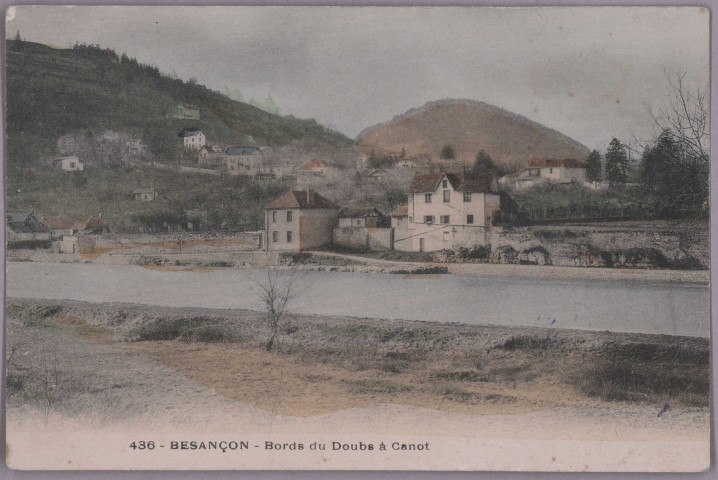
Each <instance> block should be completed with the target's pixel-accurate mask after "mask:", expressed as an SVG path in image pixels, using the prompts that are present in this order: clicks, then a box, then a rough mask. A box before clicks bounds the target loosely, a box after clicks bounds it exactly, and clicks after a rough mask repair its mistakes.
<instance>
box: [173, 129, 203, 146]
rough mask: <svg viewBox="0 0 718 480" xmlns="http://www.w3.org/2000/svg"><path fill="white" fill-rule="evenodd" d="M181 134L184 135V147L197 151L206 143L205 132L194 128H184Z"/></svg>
mask: <svg viewBox="0 0 718 480" xmlns="http://www.w3.org/2000/svg"><path fill="white" fill-rule="evenodd" d="M179 136H180V137H182V139H183V142H184V148H186V149H188V150H194V151H197V150H199V149H200V148H202V146H203V145H204V144H205V143H206V138H205V136H204V133H202V132H200V131H199V130H194V129H188V128H185V129H183V130H182V131H181V132H180V133H179Z"/></svg>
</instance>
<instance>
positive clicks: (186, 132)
mask: <svg viewBox="0 0 718 480" xmlns="http://www.w3.org/2000/svg"><path fill="white" fill-rule="evenodd" d="M199 133H202V132H201V131H200V130H198V129H196V128H183V129H182V131H181V132H179V133H178V134H177V136H178V137H193V136H195V135H197V134H199Z"/></svg>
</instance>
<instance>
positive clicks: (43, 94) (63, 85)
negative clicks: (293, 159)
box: [7, 40, 353, 166]
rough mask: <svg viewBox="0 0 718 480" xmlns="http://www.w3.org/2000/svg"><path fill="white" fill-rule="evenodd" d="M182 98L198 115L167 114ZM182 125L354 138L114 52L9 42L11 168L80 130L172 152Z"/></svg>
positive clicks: (240, 139)
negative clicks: (185, 117)
mask: <svg viewBox="0 0 718 480" xmlns="http://www.w3.org/2000/svg"><path fill="white" fill-rule="evenodd" d="M181 103H185V104H192V105H196V106H198V107H199V110H200V117H201V119H200V120H182V119H175V118H169V117H168V114H169V113H170V112H171V111H172V109H174V108H175V107H176V106H177V105H178V104H181ZM184 127H193V128H195V127H196V128H199V129H201V130H202V131H203V132H204V133H205V134H206V135H207V138H208V140H209V141H211V142H213V143H230V144H232V143H234V144H241V143H256V144H259V145H269V146H278V145H285V144H287V143H289V142H290V141H292V140H296V139H310V140H317V141H320V142H325V143H328V144H331V145H335V146H344V145H351V144H352V143H353V141H352V140H350V139H349V138H347V137H345V136H344V135H342V134H340V133H337V132H334V131H331V130H329V129H326V128H324V127H323V126H321V125H318V124H317V123H316V122H315V121H314V120H302V119H296V118H292V117H281V116H278V115H274V114H271V113H268V112H265V111H262V110H260V109H258V108H256V107H253V106H251V105H248V104H245V103H241V102H237V101H234V100H231V99H230V98H228V97H226V96H225V95H223V94H220V93H218V92H214V91H212V90H209V89H207V88H206V87H204V86H202V85H198V84H196V82H193V81H189V82H184V81H182V80H180V79H176V78H170V77H167V76H164V75H162V74H161V73H160V72H159V70H158V69H157V67H154V66H149V65H143V64H139V63H138V62H137V61H136V60H135V59H131V58H128V57H127V56H125V55H124V54H123V55H121V56H119V55H117V54H116V53H115V52H114V51H112V50H109V49H100V48H99V47H96V46H84V45H83V46H76V47H75V48H73V49H55V48H51V47H48V46H46V45H41V44H37V43H31V42H26V41H21V42H18V41H15V40H8V41H7V134H8V157H9V161H10V163H11V164H13V165H17V166H19V165H34V164H37V163H38V162H39V161H40V159H41V158H42V157H47V156H51V155H54V154H55V153H56V143H57V139H58V138H60V137H61V136H63V135H65V134H67V133H72V132H78V131H87V132H89V133H93V134H99V133H102V132H103V131H105V130H113V131H117V132H123V133H128V134H130V135H132V136H134V137H135V138H140V139H142V140H143V141H144V142H145V143H146V144H147V145H148V146H149V148H150V151H151V153H152V154H154V155H156V156H159V157H169V156H172V155H174V154H176V149H177V146H178V145H180V144H181V143H180V142H178V139H177V132H178V131H179V130H181V129H182V128H184Z"/></svg>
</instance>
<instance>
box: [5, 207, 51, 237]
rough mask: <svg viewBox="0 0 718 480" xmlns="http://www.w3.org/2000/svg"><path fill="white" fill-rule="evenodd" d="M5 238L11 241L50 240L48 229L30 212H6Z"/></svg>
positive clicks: (47, 226)
mask: <svg viewBox="0 0 718 480" xmlns="http://www.w3.org/2000/svg"><path fill="white" fill-rule="evenodd" d="M5 220H6V224H5V238H6V239H7V240H9V241H13V240H50V233H51V232H50V227H49V225H47V224H46V223H45V222H43V221H42V220H40V219H39V218H37V216H35V214H34V213H32V212H8V213H7V215H5Z"/></svg>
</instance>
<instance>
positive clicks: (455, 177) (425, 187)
mask: <svg viewBox="0 0 718 480" xmlns="http://www.w3.org/2000/svg"><path fill="white" fill-rule="evenodd" d="M444 176H446V179H447V180H448V181H449V183H451V186H452V188H453V189H454V190H456V191H457V192H475V193H489V192H491V191H492V187H493V177H492V176H491V175H485V174H473V173H463V172H462V173H424V174H417V175H414V180H413V181H412V182H411V186H410V187H409V192H411V193H431V192H434V191H436V189H437V188H438V186H439V182H440V181H441V179H442V178H444Z"/></svg>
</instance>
